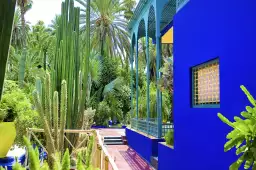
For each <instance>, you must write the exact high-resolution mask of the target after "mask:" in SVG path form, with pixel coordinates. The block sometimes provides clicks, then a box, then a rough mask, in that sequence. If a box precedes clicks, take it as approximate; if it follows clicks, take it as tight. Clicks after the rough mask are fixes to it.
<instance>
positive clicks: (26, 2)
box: [17, 0, 33, 46]
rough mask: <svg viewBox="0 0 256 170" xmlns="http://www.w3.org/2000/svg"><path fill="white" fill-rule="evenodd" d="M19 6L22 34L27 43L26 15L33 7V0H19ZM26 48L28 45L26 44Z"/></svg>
mask: <svg viewBox="0 0 256 170" xmlns="http://www.w3.org/2000/svg"><path fill="white" fill-rule="evenodd" d="M17 3H18V6H19V8H20V14H21V15H20V18H21V26H22V34H23V38H24V40H25V43H26V20H25V14H26V12H27V11H28V10H29V9H31V7H32V3H33V2H32V0H18V1H17ZM24 45H25V46H26V44H24Z"/></svg>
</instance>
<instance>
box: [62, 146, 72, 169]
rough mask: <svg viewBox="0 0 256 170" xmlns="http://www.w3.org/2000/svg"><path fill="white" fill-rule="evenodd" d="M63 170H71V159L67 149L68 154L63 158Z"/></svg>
mask: <svg viewBox="0 0 256 170" xmlns="http://www.w3.org/2000/svg"><path fill="white" fill-rule="evenodd" d="M61 170H70V158H69V151H68V149H66V152H65V154H64V156H63V159H62V168H61Z"/></svg>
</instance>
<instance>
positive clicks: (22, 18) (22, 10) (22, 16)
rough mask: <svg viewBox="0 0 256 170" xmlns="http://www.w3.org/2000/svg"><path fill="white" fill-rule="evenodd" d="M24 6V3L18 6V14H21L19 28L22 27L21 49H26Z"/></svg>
mask: <svg viewBox="0 0 256 170" xmlns="http://www.w3.org/2000/svg"><path fill="white" fill-rule="evenodd" d="M25 13H26V10H25V5H24V2H23V3H22V5H21V6H20V14H21V16H20V17H21V26H22V37H23V43H22V47H23V48H26V38H27V37H26V20H25Z"/></svg>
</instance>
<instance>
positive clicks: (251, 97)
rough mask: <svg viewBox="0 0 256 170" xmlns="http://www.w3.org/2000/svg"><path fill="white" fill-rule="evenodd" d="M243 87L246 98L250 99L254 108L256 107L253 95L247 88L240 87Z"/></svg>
mask: <svg viewBox="0 0 256 170" xmlns="http://www.w3.org/2000/svg"><path fill="white" fill-rule="evenodd" d="M240 87H241V89H242V90H243V91H244V93H245V94H246V96H247V98H248V100H249V101H250V102H251V104H252V105H253V106H256V102H255V99H254V98H253V96H252V95H251V93H250V92H249V91H248V90H247V89H246V87H245V86H243V85H242V86H240Z"/></svg>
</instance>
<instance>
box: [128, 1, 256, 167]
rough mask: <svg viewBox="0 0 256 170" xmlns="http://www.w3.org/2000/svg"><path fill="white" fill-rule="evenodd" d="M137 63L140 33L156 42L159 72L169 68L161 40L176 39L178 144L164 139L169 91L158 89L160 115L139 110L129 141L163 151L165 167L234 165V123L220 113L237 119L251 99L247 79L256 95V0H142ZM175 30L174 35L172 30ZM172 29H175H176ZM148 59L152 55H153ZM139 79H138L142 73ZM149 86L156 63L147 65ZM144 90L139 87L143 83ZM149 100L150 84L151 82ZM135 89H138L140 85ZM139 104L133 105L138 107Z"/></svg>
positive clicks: (133, 27) (136, 24)
mask: <svg viewBox="0 0 256 170" xmlns="http://www.w3.org/2000/svg"><path fill="white" fill-rule="evenodd" d="M129 29H130V31H131V40H132V41H131V44H132V48H131V54H135V56H131V69H132V70H133V66H135V68H136V70H138V68H139V65H138V64H137V63H138V62H137V61H138V40H139V39H140V38H141V37H145V38H146V44H147V59H149V58H150V56H149V52H148V44H149V43H150V41H149V38H152V39H153V40H154V42H155V43H156V49H157V54H156V67H157V68H156V69H157V80H159V79H160V77H161V74H160V73H159V71H158V70H159V68H160V67H161V60H162V56H161V44H162V43H166V42H164V41H168V42H169V43H173V46H174V99H173V101H174V102H173V109H174V110H173V111H174V141H175V142H174V147H173V148H170V147H168V146H166V145H164V144H162V143H161V142H162V141H163V140H162V136H163V132H164V128H165V126H164V124H163V123H162V103H161V102H162V101H161V91H160V90H158V91H157V106H158V107H157V119H155V120H152V119H151V118H150V116H149V115H150V109H149V108H150V107H149V106H148V107H147V108H148V110H147V118H146V119H144V120H142V119H139V118H138V93H139V92H138V90H137V89H138V88H136V89H134V88H133V86H132V87H131V88H132V92H134V94H136V95H135V96H133V95H132V98H136V99H137V103H136V105H135V106H133V105H132V108H136V113H131V114H133V115H136V116H135V118H134V119H133V120H132V126H131V128H130V129H126V135H127V139H128V144H129V145H130V146H131V147H132V148H133V149H135V150H136V151H137V152H138V154H140V155H141V156H142V157H143V158H144V159H146V160H147V161H148V162H151V161H152V157H158V168H159V169H160V170H227V169H229V165H230V164H231V163H233V161H235V160H236V158H237V156H236V154H235V152H234V151H230V152H228V153H225V152H224V148H223V146H224V144H225V142H226V134H227V133H228V132H229V131H230V130H231V129H230V128H229V127H228V126H227V125H225V124H223V123H222V122H221V121H220V120H219V118H218V117H217V113H218V112H220V113H222V114H223V115H225V116H226V117H228V118H229V119H232V118H233V117H234V116H236V115H239V113H240V112H241V111H243V110H244V108H245V106H246V105H248V104H249V103H248V100H247V98H246V96H245V95H244V93H243V92H242V91H241V89H240V85H245V86H246V87H247V88H248V90H249V91H250V92H251V93H252V94H253V95H254V96H255V95H256V79H255V70H256V69H255V68H256V67H255V63H256V43H255V42H256V1H254V0H247V1H244V0H177V1H175V0H141V1H140V2H139V4H138V6H137V8H136V10H135V14H134V16H133V18H132V20H131V22H130V24H129ZM168 30H169V31H170V30H171V32H173V37H171V38H168V37H167V38H166V37H165V36H166V35H167V33H170V32H169V31H168ZM168 36H171V34H168ZM147 64H149V61H148V60H147ZM131 74H132V75H131V76H133V74H136V87H138V73H133V72H132V73H131ZM147 83H148V87H149V70H147ZM135 90H136V91H135ZM147 92H148V96H147V103H148V105H149V88H147ZM132 94H133V93H132ZM132 110H133V109H132Z"/></svg>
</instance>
